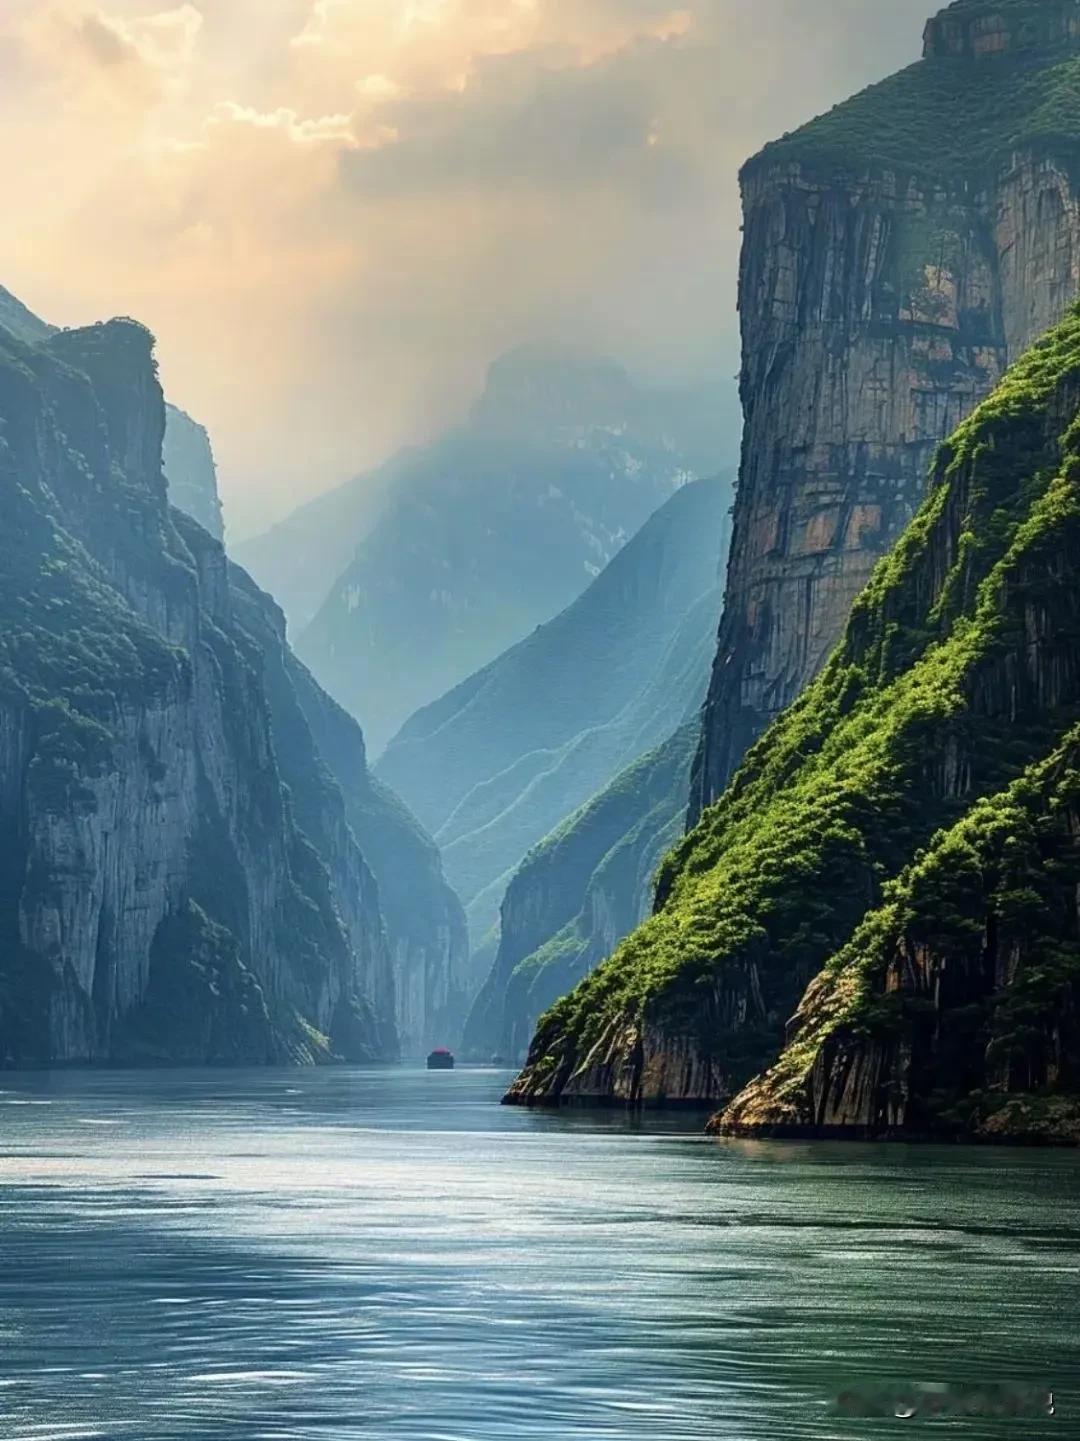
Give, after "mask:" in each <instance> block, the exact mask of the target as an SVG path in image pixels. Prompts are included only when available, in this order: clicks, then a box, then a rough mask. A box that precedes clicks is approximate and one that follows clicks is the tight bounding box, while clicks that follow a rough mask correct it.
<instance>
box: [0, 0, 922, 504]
mask: <svg viewBox="0 0 1080 1441" xmlns="http://www.w3.org/2000/svg"><path fill="white" fill-rule="evenodd" d="M926 8H927V7H926V0H896V3H895V4H891V5H889V6H887V7H886V6H877V5H874V6H870V5H867V4H866V3H865V0H831V3H830V4H829V5H827V6H826V5H815V6H809V5H807V4H806V0H753V3H752V4H751V3H749V0H676V3H669V0H274V3H273V4H270V3H268V0H196V3H185V4H180V5H168V4H164V5H163V4H162V3H161V0H157V3H153V0H100V3H91V0H85V3H84V0H5V5H4V9H3V12H2V13H0V65H2V66H3V67H4V76H3V78H4V81H5V85H4V88H3V89H0V163H4V172H5V176H6V177H7V179H6V181H5V192H6V193H5V199H6V202H7V204H8V207H9V210H10V211H11V212H12V213H13V214H17V215H18V219H19V223H18V225H12V226H9V227H5V228H4V230H3V231H2V232H0V283H3V284H6V285H8V286H9V287H10V288H11V289H14V290H16V291H22V292H23V294H24V298H25V299H26V300H27V301H28V302H29V303H31V304H33V305H35V306H36V308H37V309H39V310H40V311H41V312H42V313H43V314H45V315H46V316H47V317H48V318H50V319H54V320H56V321H57V322H59V323H75V322H82V321H85V320H90V319H92V318H95V317H97V316H99V315H102V314H106V313H115V312H125V313H130V314H136V315H139V316H141V317H142V318H144V319H145V320H146V321H147V323H148V324H150V325H151V327H152V328H153V329H154V330H155V332H156V333H157V335H158V337H159V348H160V357H161V362H162V370H163V375H164V377H165V379H166V382H167V384H168V386H169V389H170V391H171V393H172V394H173V395H174V396H175V397H176V399H177V400H178V401H179V402H180V403H181V404H183V405H184V406H185V407H186V408H188V409H190V410H191V411H192V412H193V413H196V414H198V415H199V417H200V418H201V419H203V420H204V421H205V422H206V423H207V424H209V425H210V426H211V428H212V430H213V432H214V437H215V443H216V450H217V453H218V455H219V459H220V461H221V465H222V481H223V486H224V488H225V493H226V499H227V502H228V505H229V508H230V511H231V516H232V520H233V523H234V526H235V528H236V529H245V528H247V529H250V528H253V527H256V526H258V525H259V524H261V523H263V522H265V521H268V520H269V519H271V518H272V517H273V515H274V514H275V513H278V512H280V511H281V510H283V509H285V508H287V507H288V506H289V505H290V504H292V503H295V502H297V501H299V500H302V499H304V498H305V497H306V496H308V495H310V494H312V493H314V492H315V491H317V490H319V489H322V488H325V487H326V486H328V485H330V484H333V483H334V482H335V481H337V480H339V479H341V478H344V477H345V476H347V475H349V474H351V473H354V472H355V471H356V470H358V469H361V468H362V467H365V466H367V465H370V464H371V463H373V462H374V461H376V460H378V459H379V458H380V457H381V456H382V455H383V454H385V453H386V452H387V451H389V450H390V449H392V448H394V447H395V446H397V445H400V444H402V443H404V442H411V441H415V440H418V439H423V438H424V437H425V435H428V434H430V433H432V432H433V431H434V430H436V429H437V428H438V427H440V426H442V425H444V424H446V423H448V422H449V421H452V420H453V419H454V418H455V417H456V416H457V415H458V414H460V412H461V411H462V410H463V409H464V407H465V406H466V404H467V403H468V400H469V398H470V396H471V394H472V392H473V391H474V390H475V388H476V386H477V385H478V384H479V382H480V380H481V377H482V374H483V371H484V368H485V366H486V364H487V363H488V361H489V360H490V359H491V358H492V356H493V355H494V354H496V353H497V352H498V351H499V350H501V349H503V348H505V347H507V346H510V345H513V344H516V343H518V342H520V341H523V340H529V339H537V340H554V341H568V342H571V343H583V344H587V345H591V346H594V347H600V348H603V349H607V350H609V351H611V352H612V353H614V354H616V355H617V356H618V357H619V358H620V359H623V360H625V361H628V362H629V363H630V364H631V365H632V366H634V367H636V368H637V369H638V370H639V371H647V372H649V373H650V374H652V375H653V376H655V377H659V378H672V379H675V378H680V379H681V378H692V377H697V376H700V375H701V374H702V373H705V372H710V373H714V374H724V375H727V376H730V375H732V374H733V373H734V371H735V369H736V367H737V322H736V315H735V304H734V302H735V279H736V273H737V258H738V244H739V230H738V227H739V214H738V192H737V186H736V181H735V176H736V173H737V170H738V167H739V165H740V163H741V161H742V160H743V159H745V158H746V156H747V155H749V154H750V153H751V152H752V151H753V150H755V149H756V148H758V146H759V145H760V144H761V143H762V142H764V141H765V140H766V139H768V138H770V137H771V136H773V135H775V134H779V133H781V132H782V131H784V130H787V129H790V128H792V127H793V126H794V125H796V124H798V123H799V122H800V121H801V120H803V119H805V118H808V117H809V116H810V115H812V114H814V113H817V112H819V111H820V110H822V109H824V108H826V107H827V106H828V105H830V104H831V103H833V102H834V101H835V100H838V99H841V98H843V96H845V95H846V94H848V93H850V91H851V90H852V89H853V88H855V87H856V86H858V85H861V84H863V83H866V82H869V81H871V80H873V79H876V78H878V77H879V76H880V75H883V74H885V73H887V72H888V71H889V70H891V69H894V68H896V67H897V66H898V65H899V64H902V63H904V62H906V61H907V60H908V59H911V58H913V57H914V56H915V54H916V53H917V50H918V41H919V35H920V32H921V24H922V20H923V18H924V14H923V12H924V10H925V9H926Z"/></svg>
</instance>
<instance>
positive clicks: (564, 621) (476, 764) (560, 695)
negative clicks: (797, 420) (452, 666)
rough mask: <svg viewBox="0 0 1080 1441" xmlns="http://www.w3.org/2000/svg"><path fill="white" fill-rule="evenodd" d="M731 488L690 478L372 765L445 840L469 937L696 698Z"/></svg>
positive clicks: (480, 932)
mask: <svg viewBox="0 0 1080 1441" xmlns="http://www.w3.org/2000/svg"><path fill="white" fill-rule="evenodd" d="M730 498H731V490H730V485H729V484H728V483H727V482H726V481H723V480H720V479H715V480H709V481H694V482H692V483H690V484H688V485H686V486H683V487H682V488H681V489H680V490H678V491H677V492H676V493H675V495H673V496H672V497H671V498H670V499H669V500H668V501H667V502H666V504H664V505H663V506H661V507H660V509H659V510H658V511H657V512H656V514H655V515H653V516H652V517H651V518H650V519H649V520H648V521H647V523H646V524H645V525H644V526H643V527H642V529H641V530H640V531H639V532H638V533H637V534H636V535H635V536H634V537H633V538H632V539H631V540H630V541H629V542H628V543H627V544H626V545H625V546H624V547H623V548H622V549H621V550H620V551H619V553H618V554H617V555H616V556H615V557H614V559H613V560H612V561H611V563H610V564H609V565H608V566H607V567H606V568H605V569H604V571H603V572H602V574H601V575H599V576H598V577H597V578H596V580H594V581H593V583H592V585H590V586H589V587H588V589H587V590H586V591H585V592H584V594H583V595H581V596H580V597H579V598H578V599H577V600H576V601H575V602H574V603H573V604H572V605H571V606H569V607H568V608H567V609H566V610H565V611H563V612H562V614H561V615H559V616H557V617H556V618H555V619H554V620H552V621H550V622H549V623H548V624H547V625H544V626H541V627H539V628H538V629H537V630H536V631H534V632H533V634H532V635H530V636H528V637H527V638H526V639H525V640H523V641H521V642H520V643H519V644H518V645H516V646H515V647H513V648H512V649H511V650H509V651H507V652H506V654H505V655H502V656H500V657H499V658H498V659H497V660H495V661H493V662H492V663H491V664H490V665H489V666H487V667H485V668H484V669H483V670H482V671H480V672H478V673H477V674H476V675H474V676H472V677H470V678H469V679H468V680H467V681H465V682H463V684H461V685H460V686H458V687H456V688H455V689H454V690H453V691H451V692H450V693H449V694H448V695H446V696H444V697H443V698H442V699H441V700H439V701H437V702H436V703H435V704H434V705H432V706H429V707H427V708H426V709H425V710H423V711H421V712H419V714H417V715H416V716H414V717H413V718H412V719H411V720H410V721H409V722H408V724H407V725H406V726H405V727H404V728H403V729H402V731H401V732H400V734H399V735H398V736H397V737H396V738H395V740H394V741H393V742H392V744H391V745H390V746H389V747H388V749H387V751H386V753H385V755H384V756H383V757H382V759H381V760H380V761H379V762H378V764H377V766H376V773H377V775H378V776H379V777H380V778H381V779H382V780H383V781H385V782H386V783H387V784H388V785H390V786H392V787H393V788H394V790H395V791H397V792H398V794H400V795H401V796H402V797H403V799H404V800H405V801H406V803H407V804H408V805H409V806H410V807H411V808H412V809H413V810H414V811H415V812H416V814H417V815H418V816H419V818H420V820H421V821H422V822H423V823H424V824H425V825H426V826H427V827H428V828H429V829H430V830H431V832H432V833H433V835H434V837H435V839H436V841H437V842H438V844H439V846H440V847H441V849H442V854H443V860H444V864H445V866H446V872H447V876H448V878H449V880H450V882H451V884H452V885H453V886H454V888H455V890H456V891H457V892H458V894H459V895H460V896H461V899H462V901H463V902H464V904H465V908H466V913H467V915H468V917H469V921H470V927H471V931H472V936H473V941H474V943H475V944H477V945H479V944H480V943H482V942H483V940H484V938H485V936H486V935H487V933H488V932H489V931H490V930H491V929H492V927H493V926H494V925H495V924H496V922H497V920H498V915H499V905H500V902H501V900H502V897H503V893H504V891H505V890H506V886H507V884H508V882H509V880H510V878H511V877H512V875H513V873H514V871H515V869H516V868H517V866H518V864H519V863H520V862H521V861H522V860H523V859H524V857H525V856H526V854H527V853H528V852H529V851H530V849H531V848H532V847H533V846H534V845H537V844H538V843H539V842H540V841H542V840H543V839H544V837H545V836H546V835H547V834H548V833H549V832H551V831H552V830H554V829H555V827H557V826H559V825H560V824H561V823H562V822H563V821H564V820H565V818H566V817H567V816H568V815H571V814H573V813H574V812H575V811H576V810H577V809H578V808H579V807H580V806H581V805H583V804H584V803H585V802H586V801H588V800H589V798H590V797H591V796H593V795H594V794H595V793H596V792H597V791H599V790H601V789H603V788H604V787H605V786H606V785H608V784H609V782H610V781H611V780H612V779H613V778H614V777H615V776H616V775H618V773H619V772H620V771H621V770H623V769H624V768H625V767H626V766H627V765H630V764H632V763H633V762H635V761H636V760H637V759H638V758H639V757H640V756H641V755H643V754H644V753H645V752H647V751H649V750H651V749H652V748H653V747H655V746H656V745H658V744H659V743H660V742H662V741H663V740H665V739H666V738H667V737H668V736H669V735H670V734H671V732H672V731H673V730H674V729H675V728H676V727H677V726H678V725H680V724H681V723H682V722H683V721H684V720H686V719H687V717H688V716H690V715H692V714H696V713H697V710H698V709H699V708H700V705H701V700H702V695H703V691H704V677H705V675H706V672H707V667H708V658H709V655H710V654H711V649H712V638H713V636H714V634H715V630H716V622H717V617H718V616H719V611H720V595H719V577H718V573H717V572H718V567H717V556H718V554H719V553H722V549H723V544H724V535H725V531H726V527H727V522H728V514H727V513H728V508H729V505H730ZM482 979H483V978H482V977H480V978H478V980H477V985H479V982H480V980H482Z"/></svg>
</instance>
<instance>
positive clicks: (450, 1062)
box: [427, 1046, 454, 1071]
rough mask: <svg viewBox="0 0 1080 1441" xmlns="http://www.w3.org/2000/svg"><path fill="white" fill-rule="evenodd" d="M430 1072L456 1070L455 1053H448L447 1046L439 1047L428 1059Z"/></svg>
mask: <svg viewBox="0 0 1080 1441" xmlns="http://www.w3.org/2000/svg"><path fill="white" fill-rule="evenodd" d="M427 1068H428V1070H429V1071H452V1070H453V1069H454V1053H453V1051H448V1050H447V1049H446V1047H445V1046H437V1047H436V1048H435V1050H434V1051H432V1053H431V1055H430V1056H428V1058H427Z"/></svg>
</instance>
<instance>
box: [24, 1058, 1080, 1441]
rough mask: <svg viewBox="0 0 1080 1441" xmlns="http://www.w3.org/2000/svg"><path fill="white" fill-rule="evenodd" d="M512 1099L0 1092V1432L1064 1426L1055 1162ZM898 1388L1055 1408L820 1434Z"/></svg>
mask: <svg viewBox="0 0 1080 1441" xmlns="http://www.w3.org/2000/svg"><path fill="white" fill-rule="evenodd" d="M508 1079H509V1077H508V1075H507V1074H505V1073H497V1072H492V1071H479V1070H477V1071H470V1070H465V1069H461V1070H458V1071H455V1072H447V1073H432V1074H429V1073H427V1072H426V1071H419V1070H415V1071H414V1070H407V1069H401V1070H396V1069H384V1070H376V1069H371V1070H357V1069H345V1070H332V1071H329V1070H328V1071H311V1072H284V1071H274V1072H258V1073H256V1072H236V1073H233V1072H221V1071H217V1072H207V1071H195V1072H166V1073H152V1074H146V1073H131V1072H128V1073H115V1072H67V1073H59V1074H51V1075H5V1076H0V1438H3V1441H81V1438H107V1441H113V1438H116V1441H124V1438H131V1441H189V1438H191V1441H196V1438H198V1441H300V1438H304V1441H307V1438H311V1441H359V1438H365V1441H367V1438H387V1441H390V1438H396V1441H495V1438H498V1441H527V1438H544V1441H576V1438H585V1437H588V1438H597V1441H599V1438H604V1441H639V1438H643V1441H644V1438H648V1441H683V1438H693V1441H708V1438H714V1437H715V1438H724V1441H727V1438H732V1441H765V1438H769V1441H775V1438H787V1437H793V1438H799V1441H822V1438H843V1441H849V1438H851V1441H863V1438H866V1437H875V1436H879V1435H880V1436H892V1435H908V1436H922V1435H926V1436H942V1435H957V1436H961V1435H962V1436H964V1437H971V1438H982V1437H986V1438H990V1437H993V1438H998V1437H1004V1436H1011V1437H1024V1438H1027V1437H1030V1436H1038V1435H1047V1436H1060V1437H1063V1438H1064V1437H1066V1436H1068V1437H1075V1436H1080V1157H1078V1156H1077V1155H1076V1153H1068V1152H1049V1151H1047V1152H1038V1151H1023V1150H988V1149H974V1148H972V1149H967V1148H963V1149H952V1148H936V1149H935V1148H923V1147H900V1146H889V1147H871V1146H855V1145H849V1146H844V1145H811V1144H798V1145H795V1144H791V1145H788V1144H749V1143H738V1142H716V1141H709V1140H707V1139H705V1138H704V1137H703V1136H701V1134H700V1133H699V1131H698V1130H697V1129H696V1126H697V1125H698V1124H699V1123H698V1122H697V1121H696V1120H694V1119H693V1118H686V1117H680V1118H678V1119H677V1120H675V1119H671V1120H668V1121H665V1120H664V1119H663V1118H662V1117H661V1118H654V1119H652V1120H646V1121H645V1122H640V1123H635V1122H633V1121H630V1120H628V1119H626V1118H625V1117H623V1116H621V1115H620V1116H608V1115H604V1114H597V1113H577V1114H555V1115H547V1114H529V1113H525V1112H522V1111H518V1110H509V1109H506V1108H503V1107H500V1106H499V1105H498V1104H497V1100H498V1097H499V1095H500V1094H501V1091H502V1090H503V1088H504V1087H505V1084H506V1082H507V1081H508ZM914 1382H926V1383H940V1384H942V1385H949V1386H952V1387H954V1388H957V1389H956V1391H955V1392H954V1394H955V1395H956V1396H960V1397H963V1402H962V1404H963V1405H965V1406H967V1407H969V1408H974V1409H978V1408H979V1407H980V1406H982V1409H986V1406H987V1405H989V1404H990V1403H991V1402H992V1401H993V1400H995V1398H996V1399H998V1400H1000V1397H1001V1394H1002V1393H1000V1392H994V1393H993V1394H992V1395H989V1393H987V1395H989V1400H987V1397H986V1396H983V1398H982V1399H981V1400H980V1397H979V1396H978V1395H977V1394H975V1393H973V1392H972V1389H971V1388H973V1387H979V1386H985V1385H987V1384H988V1383H997V1384H999V1385H1000V1384H1002V1383H1007V1384H1008V1385H1010V1386H1014V1387H1022V1386H1023V1387H1028V1386H1030V1387H1036V1386H1038V1387H1041V1386H1044V1385H1045V1386H1047V1387H1053V1388H1054V1389H1055V1391H1056V1393H1057V1396H1056V1401H1057V1415H1056V1416H1055V1417H1054V1419H1029V1420H1022V1421H1018V1420H1015V1419H1013V1420H993V1419H984V1418H979V1417H972V1418H970V1419H967V1420H953V1421H927V1420H924V1419H921V1418H919V1417H916V1418H915V1419H914V1420H906V1421H898V1420H893V1419H869V1418H867V1417H865V1416H863V1417H860V1418H858V1419H855V1418H852V1417H850V1416H847V1415H843V1414H839V1413H838V1410H837V1406H836V1403H837V1400H838V1398H839V1397H841V1396H844V1397H845V1398H846V1399H845V1401H844V1405H845V1406H850V1404H851V1397H852V1396H853V1395H854V1396H855V1397H856V1398H857V1402H856V1404H859V1405H861V1404H863V1402H862V1400H860V1399H858V1398H862V1397H864V1396H870V1395H871V1394H873V1395H874V1396H876V1397H877V1399H878V1400H880V1397H881V1394H883V1393H884V1394H886V1395H891V1394H893V1393H895V1394H896V1395H897V1397H898V1398H899V1399H901V1400H903V1398H904V1397H905V1396H908V1395H909V1394H910V1392H909V1390H908V1389H907V1388H908V1384H909V1383H914ZM874 1388H877V1389H876V1390H875V1389H874ZM1025 1394H1026V1393H1025ZM973 1396H974V1399H972V1398H973ZM957 1404H959V1403H957Z"/></svg>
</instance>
